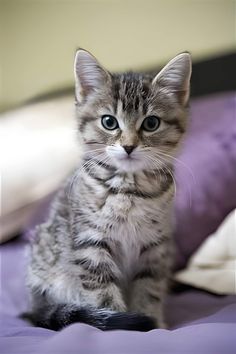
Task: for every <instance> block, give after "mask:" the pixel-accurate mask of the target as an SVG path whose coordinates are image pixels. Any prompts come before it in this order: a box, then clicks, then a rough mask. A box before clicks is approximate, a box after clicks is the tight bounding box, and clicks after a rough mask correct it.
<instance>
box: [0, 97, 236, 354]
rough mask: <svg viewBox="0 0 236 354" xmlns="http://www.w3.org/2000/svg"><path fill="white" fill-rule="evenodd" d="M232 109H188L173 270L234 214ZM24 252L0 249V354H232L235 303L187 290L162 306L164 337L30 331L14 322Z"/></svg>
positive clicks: (222, 101) (21, 303) (235, 131)
mask: <svg viewBox="0 0 236 354" xmlns="http://www.w3.org/2000/svg"><path fill="white" fill-rule="evenodd" d="M235 109H236V95H235V93H226V94H222V95H215V96H210V97H206V98H204V99H202V98H200V99H197V100H195V101H194V102H192V108H191V124H190V126H189V134H188V135H187V137H186V141H185V146H184V149H183V151H182V154H181V156H180V159H181V161H182V162H181V164H180V165H179V166H177V171H176V175H177V180H178V191H177V192H178V193H177V197H176V219H177V232H176V235H175V236H176V243H177V247H178V258H179V259H178V260H177V263H178V266H179V267H181V266H184V265H185V263H186V261H187V259H188V257H189V256H190V255H191V254H192V252H193V251H194V250H195V249H196V247H197V246H198V245H199V244H200V243H201V241H202V240H203V239H204V238H205V237H206V236H207V235H209V233H210V232H212V231H214V230H215V229H216V227H217V226H218V225H219V223H220V222H221V221H222V220H223V218H224V217H225V216H226V215H227V213H228V212H229V211H230V210H232V209H233V208H235V207H236V204H235V203H236V188H235V176H236V125H235ZM36 219H37V220H39V214H37V215H36ZM26 245H27V241H26V238H25V239H24V238H23V237H21V238H18V239H16V240H14V241H12V242H9V243H7V244H5V245H3V246H1V249H0V261H1V263H0V266H1V289H0V297H1V299H0V335H1V337H0V353H1V354H20V353H22V354H23V353H24V354H28V353H29V354H54V353H55V354H60V353H64V354H69V353H78V354H93V353H94V354H118V353H119V354H132V353H135V354H138V353H142V354H143V353H149V354H154V353H155V354H156V353H160V354H164V353H167V354H168V353H176V354H184V353H186V354H192V353H196V354H230V353H236V295H235V296H225V297H222V296H214V295H211V294H208V293H205V292H203V291H199V290H193V289H192V290H189V291H186V292H182V293H179V294H175V295H174V294H173V295H170V296H169V298H168V299H167V302H166V316H167V319H168V323H169V326H170V329H169V330H153V331H150V332H148V333H139V332H127V331H111V332H102V331H100V330H98V329H95V328H93V327H89V326H87V325H84V324H73V325H71V326H69V327H67V328H65V329H64V330H62V331H60V332H54V331H51V330H47V329H43V328H35V327H31V326H30V325H29V324H28V323H27V322H25V321H23V320H21V319H20V318H18V315H19V314H20V313H22V312H23V311H25V310H26V308H27V292H26V287H25V279H24V274H25V268H26V258H25V257H24V254H25V248H26Z"/></svg>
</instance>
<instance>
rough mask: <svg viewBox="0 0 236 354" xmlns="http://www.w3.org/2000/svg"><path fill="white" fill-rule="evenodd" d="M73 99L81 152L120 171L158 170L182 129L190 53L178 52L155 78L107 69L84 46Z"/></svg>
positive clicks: (174, 148) (169, 153)
mask: <svg viewBox="0 0 236 354" xmlns="http://www.w3.org/2000/svg"><path fill="white" fill-rule="evenodd" d="M75 73H76V99H77V115H78V120H79V130H80V133H81V135H82V138H83V141H84V144H85V157H87V158H88V159H89V158H94V159H96V160H99V161H100V162H103V163H106V164H108V165H111V166H114V167H116V168H117V169H118V170H120V171H124V172H135V171H139V170H157V169H161V168H162V166H163V165H164V164H165V163H166V162H167V161H168V160H169V162H171V160H170V157H168V155H169V156H173V155H174V154H175V151H176V149H177V146H178V143H179V141H180V139H181V137H182V135H183V132H184V131H185V125H186V112H185V105H186V102H187V100H188V96H189V79H190V73H191V64H190V56H189V55H188V54H186V53H184V54H180V55H179V56H177V57H176V58H175V59H173V60H172V61H171V62H170V63H169V64H168V65H167V66H166V67H165V68H164V69H163V70H162V71H161V72H160V73H159V74H158V75H157V76H156V77H155V78H154V79H153V78H151V77H150V76H147V75H142V74H134V73H125V74H120V75H118V74H116V75H111V74H110V73H108V72H107V71H106V70H105V69H103V68H102V67H101V66H100V64H98V62H97V61H96V59H95V58H94V57H93V56H92V55H91V54H89V53H87V52H86V51H83V50H80V51H78V52H77V55H76V62H75Z"/></svg>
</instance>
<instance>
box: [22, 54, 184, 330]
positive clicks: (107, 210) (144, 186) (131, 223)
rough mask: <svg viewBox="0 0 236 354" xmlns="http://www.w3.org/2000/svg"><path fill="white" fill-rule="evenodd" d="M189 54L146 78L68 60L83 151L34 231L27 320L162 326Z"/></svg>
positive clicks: (89, 60)
mask: <svg viewBox="0 0 236 354" xmlns="http://www.w3.org/2000/svg"><path fill="white" fill-rule="evenodd" d="M190 75H191V59H190V55H189V54H188V53H182V54H179V55H178V56H176V57H175V58H174V59H172V60H171V61H170V62H169V63H168V64H167V65H166V66H165V67H164V68H163V69H162V70H161V71H160V73H159V74H157V75H156V76H155V77H154V78H153V77H151V76H149V75H146V74H140V73H132V72H130V73H123V74H111V73H110V72H108V71H107V70H105V69H104V68H103V67H102V66H101V65H100V64H99V63H98V61H97V60H96V59H95V57H94V56H92V55H91V54H90V53H88V52H87V51H85V50H78V52H77V53H76V58H75V80H76V114H77V120H78V131H79V136H80V140H81V143H82V147H83V158H82V161H81V164H80V166H78V169H77V170H76V171H75V173H74V174H73V176H71V177H70V178H69V180H68V181H67V182H66V183H65V185H64V186H63V188H62V189H61V190H60V191H59V193H58V195H57V196H56V198H55V200H54V201H53V203H52V206H51V210H50V213H49V216H48V219H47V221H46V222H45V223H43V224H41V225H39V226H37V227H36V229H35V230H34V234H35V237H34V241H33V243H32V246H31V258H30V265H29V271H28V285H29V288H30V292H31V298H32V312H31V313H30V314H28V318H30V319H31V321H32V322H33V323H34V324H36V325H38V326H42V327H46V328H51V329H55V330H57V329H60V328H62V327H64V326H66V325H68V324H70V323H74V322H84V323H87V324H91V325H93V326H96V327H98V328H100V329H103V330H108V329H129V330H141V331H146V330H150V329H152V328H163V327H165V321H164V318H163V309H162V307H163V299H164V297H165V294H166V291H167V281H168V278H169V276H170V269H171V263H172V258H173V257H172V248H173V247H172V227H171V211H172V201H173V195H174V187H175V186H174V182H173V156H175V154H176V151H177V148H178V145H179V142H180V140H181V138H182V136H183V133H184V131H185V128H186V115H187V110H186V105H187V101H188V97H189V81H190Z"/></svg>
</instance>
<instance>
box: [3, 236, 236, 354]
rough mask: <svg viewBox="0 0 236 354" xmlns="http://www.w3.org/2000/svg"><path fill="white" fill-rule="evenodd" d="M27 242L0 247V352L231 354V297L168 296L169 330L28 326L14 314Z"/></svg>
mask: <svg viewBox="0 0 236 354" xmlns="http://www.w3.org/2000/svg"><path fill="white" fill-rule="evenodd" d="M26 248H27V241H25V240H24V239H23V238H18V239H16V240H13V241H11V242H8V243H6V244H4V245H3V246H1V249H0V257H1V266H2V271H1V294H0V297H1V302H0V303H1V307H0V336H1V337H0V353H1V354H21V353H22V354H23V353H24V354H54V353H55V354H60V353H61V354H70V353H77V354H80V353H81V354H126V353H127V354H128V353H129V354H132V353H133V354H137V353H140V354H141V353H142V354H144V353H150V354H156V353H160V354H164V353H171V354H173V353H179V354H184V353H186V354H192V353H194V354H195V353H196V354H222V353H224V354H231V353H232V354H233V353H235V348H236V336H235V333H236V296H233V295H232V296H225V297H222V296H214V295H211V294H208V293H204V292H202V291H197V290H190V291H186V292H183V293H179V294H175V295H170V296H169V298H168V300H167V303H166V315H167V320H168V323H169V326H170V329H169V330H163V329H156V330H153V331H150V332H147V333H141V332H133V331H110V332H102V331H100V330H98V329H96V328H93V327H90V326H88V325H85V324H79V323H78V324H73V325H70V326H68V327H67V328H65V329H63V330H61V331H60V332H54V331H52V330H48V329H43V328H37V327H32V326H30V325H29V324H28V323H27V322H25V321H23V320H21V319H20V318H19V317H18V316H19V314H20V313H22V312H23V311H25V310H26V309H27V290H26V286H25V270H26V263H27V257H26Z"/></svg>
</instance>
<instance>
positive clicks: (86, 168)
mask: <svg viewBox="0 0 236 354" xmlns="http://www.w3.org/2000/svg"><path fill="white" fill-rule="evenodd" d="M83 167H84V172H86V173H87V174H88V175H89V177H91V178H93V179H95V180H96V181H98V182H100V183H101V184H102V185H103V186H104V187H107V184H106V182H108V181H109V180H110V179H112V178H114V177H115V175H114V174H113V175H112V176H110V177H107V178H101V177H98V176H96V174H95V173H94V172H92V171H91V167H89V166H87V165H86V164H85V165H83Z"/></svg>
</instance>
